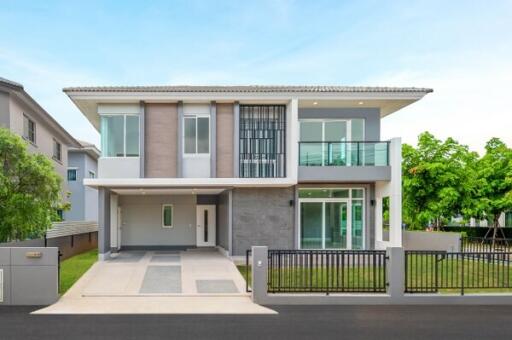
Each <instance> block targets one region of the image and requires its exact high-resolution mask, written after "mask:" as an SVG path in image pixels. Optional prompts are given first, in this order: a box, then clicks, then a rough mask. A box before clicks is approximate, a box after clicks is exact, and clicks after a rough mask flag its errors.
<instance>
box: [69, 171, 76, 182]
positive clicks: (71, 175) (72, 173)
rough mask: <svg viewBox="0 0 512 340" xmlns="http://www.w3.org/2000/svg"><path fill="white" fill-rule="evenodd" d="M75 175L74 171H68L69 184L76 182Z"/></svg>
mask: <svg viewBox="0 0 512 340" xmlns="http://www.w3.org/2000/svg"><path fill="white" fill-rule="evenodd" d="M76 173H77V171H76V169H68V181H69V182H74V181H76V178H77V176H76Z"/></svg>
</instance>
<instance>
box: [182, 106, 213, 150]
mask: <svg viewBox="0 0 512 340" xmlns="http://www.w3.org/2000/svg"><path fill="white" fill-rule="evenodd" d="M183 130H184V131H183V138H184V143H183V151H184V154H185V155H195V154H209V153H210V117H208V116H189V115H187V116H185V117H184V122H183Z"/></svg>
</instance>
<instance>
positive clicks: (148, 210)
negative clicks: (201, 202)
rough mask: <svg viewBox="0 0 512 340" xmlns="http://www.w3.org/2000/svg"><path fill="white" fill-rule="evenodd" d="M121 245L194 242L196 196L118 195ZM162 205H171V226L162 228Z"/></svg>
mask: <svg viewBox="0 0 512 340" xmlns="http://www.w3.org/2000/svg"><path fill="white" fill-rule="evenodd" d="M119 204H120V206H121V209H122V214H123V215H122V219H123V228H122V231H121V244H122V246H180V245H187V246H189V245H195V244H196V197H195V196H193V195H175V196H164V195H154V196H153V195H151V196H119ZM162 204H172V205H173V228H162Z"/></svg>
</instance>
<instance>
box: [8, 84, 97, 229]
mask: <svg viewBox="0 0 512 340" xmlns="http://www.w3.org/2000/svg"><path fill="white" fill-rule="evenodd" d="M0 126H1V127H4V128H7V129H9V130H11V131H12V132H14V133H15V134H17V135H19V136H21V137H22V138H23V139H24V140H25V141H26V142H27V145H28V150H29V152H33V153H41V154H43V155H46V156H47V157H48V158H49V159H51V160H52V162H53V165H54V168H55V170H56V171H57V173H58V174H59V175H60V176H61V177H62V198H63V200H64V201H68V202H70V203H71V210H69V211H64V212H63V211H59V214H60V215H61V218H63V219H64V220H67V221H82V220H88V221H97V206H98V203H97V202H98V197H97V191H96V190H94V189H91V188H85V187H84V186H83V184H82V182H81V181H79V182H74V181H72V180H71V181H70V178H71V179H72V176H71V177H70V171H69V170H70V169H68V167H69V164H70V166H71V170H73V169H76V170H79V169H80V167H79V166H78V165H75V164H81V163H82V162H84V166H88V167H90V168H91V169H95V168H96V165H95V162H96V159H97V158H98V156H99V151H98V150H97V149H96V151H94V150H93V149H95V148H94V146H91V145H89V144H85V145H84V144H82V143H80V142H78V141H77V140H76V139H75V138H73V136H71V135H70V134H69V133H68V132H67V131H66V130H65V129H64V128H63V127H62V126H61V125H60V124H59V123H58V122H57V121H56V120H55V119H54V118H53V117H52V116H51V115H50V114H49V113H48V112H47V111H46V110H45V109H44V108H43V107H42V106H41V105H39V103H37V101H35V100H34V99H33V98H32V97H31V96H30V95H29V94H28V93H27V92H26V91H25V89H24V87H23V85H21V84H19V83H16V82H13V81H11V80H7V79H5V78H0ZM95 155H96V156H95ZM82 159H84V161H82ZM86 161H87V162H86ZM71 175H72V174H71ZM68 193H71V196H69V197H68ZM82 197H84V198H85V197H86V199H82ZM84 210H88V211H90V212H89V213H88V214H85V213H83V211H84Z"/></svg>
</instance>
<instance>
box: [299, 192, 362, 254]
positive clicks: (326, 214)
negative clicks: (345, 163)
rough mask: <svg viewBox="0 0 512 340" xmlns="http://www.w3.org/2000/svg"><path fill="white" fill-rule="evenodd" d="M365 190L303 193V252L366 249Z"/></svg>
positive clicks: (300, 216)
mask: <svg viewBox="0 0 512 340" xmlns="http://www.w3.org/2000/svg"><path fill="white" fill-rule="evenodd" d="M363 196H364V190H363V189H300V190H299V224H300V240H299V247H300V248H301V249H363V247H364V200H363Z"/></svg>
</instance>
